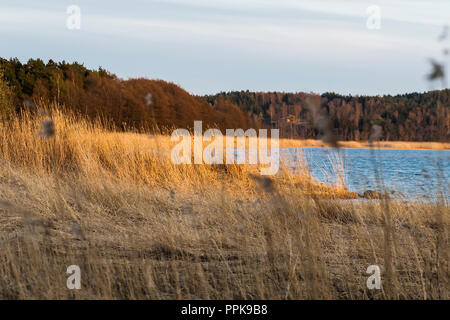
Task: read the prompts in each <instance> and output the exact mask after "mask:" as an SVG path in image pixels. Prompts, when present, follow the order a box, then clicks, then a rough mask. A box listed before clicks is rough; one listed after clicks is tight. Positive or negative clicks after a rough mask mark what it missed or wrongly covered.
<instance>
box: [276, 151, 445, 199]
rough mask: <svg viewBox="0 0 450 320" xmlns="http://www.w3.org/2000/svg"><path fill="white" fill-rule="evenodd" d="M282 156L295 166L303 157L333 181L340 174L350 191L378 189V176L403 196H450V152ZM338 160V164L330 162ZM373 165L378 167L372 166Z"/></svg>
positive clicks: (317, 175)
mask: <svg viewBox="0 0 450 320" xmlns="http://www.w3.org/2000/svg"><path fill="white" fill-rule="evenodd" d="M280 154H281V159H282V161H283V162H284V163H286V164H287V166H290V167H295V166H296V163H298V162H296V161H298V158H299V157H303V158H304V159H306V161H307V163H308V165H309V167H310V171H311V174H312V175H313V176H314V177H315V178H317V179H319V180H320V181H322V182H324V183H327V184H333V183H335V182H336V181H337V180H339V179H338V176H339V174H336V173H339V172H341V173H343V176H344V178H345V183H346V185H347V187H348V189H349V190H351V191H355V192H358V193H360V194H361V193H363V192H364V191H365V190H368V189H371V190H380V189H382V188H381V187H380V183H378V182H377V179H376V177H377V174H376V170H378V176H380V177H381V178H382V180H383V183H384V185H385V187H386V189H387V190H389V191H392V192H393V193H392V194H393V195H395V196H398V197H403V198H416V197H419V198H421V199H435V197H436V194H437V193H438V192H439V189H441V190H442V193H443V194H444V197H445V198H446V199H447V200H450V197H449V177H450V151H447V150H445V151H441V150H378V149H377V150H368V149H341V150H339V151H337V150H334V149H322V148H315V149H309V148H306V149H282V150H280ZM333 163H338V165H335V164H334V165H333ZM375 166H376V168H377V169H375Z"/></svg>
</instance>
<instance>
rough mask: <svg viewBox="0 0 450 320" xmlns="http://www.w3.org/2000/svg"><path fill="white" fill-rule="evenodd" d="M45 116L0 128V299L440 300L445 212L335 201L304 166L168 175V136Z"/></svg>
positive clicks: (444, 277) (336, 192)
mask: <svg viewBox="0 0 450 320" xmlns="http://www.w3.org/2000/svg"><path fill="white" fill-rule="evenodd" d="M52 119H53V121H54V124H55V135H54V136H52V137H48V138H45V137H38V136H37V133H38V132H39V130H40V129H41V128H40V125H41V123H42V121H43V120H45V117H43V116H33V115H30V114H24V115H22V117H21V118H20V120H19V119H16V120H14V121H12V122H8V123H4V124H3V125H2V126H1V128H0V140H1V142H0V148H1V150H0V151H1V162H0V298H2V299H13V298H19V299H23V298H42V299H50V298H63V299H72V298H78V299H82V298H93V299H103V298H120V299H141V298H142V299H169V298H172V299H326V298H338V299H372V298H375V299H382V298H388V299H395V298H401V299H412V298H416V299H448V298H449V265H448V261H449V260H448V252H449V250H448V249H449V246H448V243H449V242H448V240H449V239H448V225H449V209H448V206H447V205H446V204H445V203H434V204H431V203H421V202H414V203H412V202H411V203H400V202H396V201H390V200H382V201H348V200H346V199H349V198H353V197H354V195H353V194H351V193H349V192H348V191H346V190H345V188H343V187H342V186H341V187H330V186H324V185H320V184H318V183H317V182H316V181H314V180H312V179H311V178H310V177H309V176H308V171H307V165H306V164H299V165H301V166H303V167H304V168H305V170H300V171H299V172H297V173H296V174H294V173H292V172H287V171H282V172H281V173H280V174H279V175H278V176H277V177H272V178H263V177H261V176H259V174H258V168H257V167H253V166H248V165H242V166H237V165H227V166H207V165H195V166H194V165H182V166H177V165H174V164H172V162H171V161H170V159H169V158H168V154H169V152H170V148H171V146H172V144H170V143H169V142H168V138H167V137H159V136H152V137H148V136H146V135H141V134H135V133H126V134H124V133H113V132H109V131H108V130H106V129H104V127H105V126H104V125H100V124H91V123H87V122H85V121H83V120H81V119H77V118H76V117H73V116H69V115H67V114H63V113H60V112H54V113H53V114H52ZM69 265H78V266H80V268H81V272H82V280H81V286H82V287H81V289H80V290H68V289H67V287H66V279H67V275H66V273H65V272H66V269H67V267H68V266H69ZM370 265H379V266H380V268H381V271H382V285H383V287H382V290H369V289H368V288H367V286H366V280H367V278H368V277H369V275H368V274H366V270H367V267H368V266H370Z"/></svg>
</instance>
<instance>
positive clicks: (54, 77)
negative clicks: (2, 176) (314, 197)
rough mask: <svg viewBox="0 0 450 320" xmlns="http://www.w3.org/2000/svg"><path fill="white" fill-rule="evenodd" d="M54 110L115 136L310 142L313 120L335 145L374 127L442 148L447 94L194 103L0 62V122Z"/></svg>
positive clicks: (103, 78) (36, 63) (140, 84)
mask: <svg viewBox="0 0 450 320" xmlns="http://www.w3.org/2000/svg"><path fill="white" fill-rule="evenodd" d="M50 104H54V105H56V106H64V107H65V108H68V109H70V110H73V111H75V112H77V113H80V114H82V115H84V116H86V117H88V118H91V119H97V118H101V119H108V120H109V121H112V122H113V123H114V125H115V127H116V128H118V129H121V130H130V129H136V130H145V131H149V130H150V131H151V130H155V129H156V128H158V129H161V128H169V129H170V128H188V129H192V126H193V123H194V120H202V121H203V127H204V128H208V127H216V128H219V129H221V130H222V131H224V130H225V129H228V128H230V129H231V128H243V129H247V128H255V129H258V128H261V127H263V128H279V129H280V130H281V132H280V134H281V136H282V137H285V138H316V137H317V136H318V134H319V130H318V128H317V126H316V125H315V124H316V120H317V119H315V118H317V116H318V115H319V116H320V117H322V118H327V119H328V121H329V123H330V127H331V130H332V131H333V134H334V135H335V136H336V137H337V139H339V140H367V139H368V138H369V136H370V134H371V130H372V127H373V125H375V124H376V125H378V126H380V127H381V128H382V132H383V137H382V139H384V140H404V141H449V140H450V90H448V89H447V90H440V91H430V92H427V93H411V94H404V95H396V96H390V95H386V96H350V95H348V96H344V95H339V94H336V93H325V94H322V95H316V94H311V93H303V92H298V93H284V92H250V91H234V92H222V93H219V94H216V95H207V96H194V95H191V94H189V93H188V92H186V91H185V90H183V89H182V88H180V87H179V86H177V85H175V84H173V83H170V82H166V81H163V80H149V79H144V78H137V79H129V80H123V79H120V78H118V77H117V76H116V75H114V74H112V73H110V72H108V71H107V70H105V69H103V68H101V67H100V68H98V69H97V70H91V69H88V68H86V67H85V66H84V65H82V64H79V63H77V62H74V63H67V62H65V61H63V62H59V63H57V62H54V61H53V60H49V61H48V62H47V63H44V61H42V60H41V59H30V60H29V61H28V62H26V63H21V62H20V61H19V60H18V59H16V58H12V59H9V60H6V59H2V58H0V117H1V118H8V117H13V116H16V115H17V114H19V113H20V111H21V110H23V109H26V108H35V109H37V108H39V107H41V106H48V105H50Z"/></svg>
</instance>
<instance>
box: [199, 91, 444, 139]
mask: <svg viewBox="0 0 450 320" xmlns="http://www.w3.org/2000/svg"><path fill="white" fill-rule="evenodd" d="M222 98H225V99H227V100H229V101H231V102H232V103H234V104H236V105H238V106H239V107H240V108H241V109H242V110H243V111H245V112H246V113H247V114H248V116H249V117H251V118H252V119H254V121H257V122H259V123H261V125H263V126H271V127H278V128H280V129H281V135H282V136H284V137H293V138H314V137H316V136H317V134H318V129H317V127H316V126H315V125H314V123H315V119H314V117H317V115H318V114H319V115H320V116H324V117H327V118H328V119H329V122H330V124H331V129H332V130H333V133H334V135H335V136H336V137H337V139H339V140H368V138H369V137H370V135H371V132H372V127H373V126H374V125H378V126H380V127H381V128H382V133H383V136H382V139H383V140H403V141H449V140H450V90H449V89H446V90H439V91H430V92H426V93H410V94H403V95H396V96H391V95H385V96H350V95H347V96H344V95H339V94H336V93H324V94H322V95H316V94H308V93H302V92H299V93H284V92H250V91H234V92H222V93H219V94H217V95H209V96H205V97H204V99H205V100H206V101H208V102H209V103H214V101H217V99H222ZM314 109H316V110H314Z"/></svg>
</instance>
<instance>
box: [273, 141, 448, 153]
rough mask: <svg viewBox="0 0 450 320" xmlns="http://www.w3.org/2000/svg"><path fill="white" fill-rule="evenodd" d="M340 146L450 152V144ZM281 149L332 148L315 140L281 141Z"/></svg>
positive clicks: (362, 143)
mask: <svg viewBox="0 0 450 320" xmlns="http://www.w3.org/2000/svg"><path fill="white" fill-rule="evenodd" d="M339 145H340V146H341V147H342V148H350V149H371V148H374V147H375V148H379V149H394V150H395V149H396V150H450V142H419V141H417V142H416V141H378V142H374V143H373V144H370V143H369V142H368V141H340V142H339ZM280 148H330V146H329V145H327V144H326V143H324V142H322V141H320V140H314V139H304V140H301V139H280Z"/></svg>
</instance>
